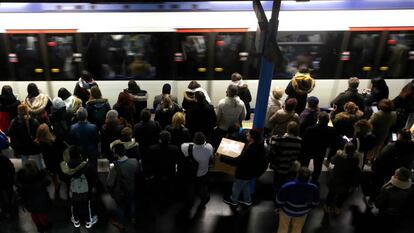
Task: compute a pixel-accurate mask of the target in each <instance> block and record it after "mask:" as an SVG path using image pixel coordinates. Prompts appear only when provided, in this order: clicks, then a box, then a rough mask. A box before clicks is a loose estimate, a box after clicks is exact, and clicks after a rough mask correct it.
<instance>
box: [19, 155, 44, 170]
mask: <svg viewBox="0 0 414 233" xmlns="http://www.w3.org/2000/svg"><path fill="white" fill-rule="evenodd" d="M21 157H22V167H24V165H26V164H27V162H28V161H29V159H30V160H33V161H35V163H36V166H37V168H39V170H42V169H44V168H45V166H44V165H43V157H42V154H34V155H21Z"/></svg>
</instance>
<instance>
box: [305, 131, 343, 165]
mask: <svg viewBox="0 0 414 233" xmlns="http://www.w3.org/2000/svg"><path fill="white" fill-rule="evenodd" d="M339 146H340V141H339V135H338V133H337V131H336V129H335V128H333V127H330V126H324V125H321V124H316V125H313V126H311V127H308V128H307V129H306V130H305V132H304V134H303V151H304V153H305V155H306V156H307V157H310V158H314V157H316V156H318V157H324V156H325V154H326V150H327V149H328V147H329V148H330V150H329V152H330V155H332V156H333V155H335V153H336V150H337V149H338V148H339ZM332 156H328V158H331V157H332Z"/></svg>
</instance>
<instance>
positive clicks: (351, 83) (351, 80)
mask: <svg viewBox="0 0 414 233" xmlns="http://www.w3.org/2000/svg"><path fill="white" fill-rule="evenodd" d="M358 86H359V79H358V78H357V77H352V78H349V79H348V87H350V88H358Z"/></svg>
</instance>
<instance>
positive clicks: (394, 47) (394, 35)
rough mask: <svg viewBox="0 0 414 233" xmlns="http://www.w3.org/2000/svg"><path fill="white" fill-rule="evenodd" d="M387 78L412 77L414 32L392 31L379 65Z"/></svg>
mask: <svg viewBox="0 0 414 233" xmlns="http://www.w3.org/2000/svg"><path fill="white" fill-rule="evenodd" d="M379 69H380V71H381V72H385V77H387V78H412V76H413V75H414V32H413V31H405V32H390V33H389V35H388V38H387V42H386V49H385V53H384V56H383V57H382V60H381V66H380V67H379Z"/></svg>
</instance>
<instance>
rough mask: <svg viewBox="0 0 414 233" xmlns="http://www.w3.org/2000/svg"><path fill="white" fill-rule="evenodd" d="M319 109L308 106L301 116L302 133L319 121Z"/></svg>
mask: <svg viewBox="0 0 414 233" xmlns="http://www.w3.org/2000/svg"><path fill="white" fill-rule="evenodd" d="M318 114H319V109H309V108H306V109H305V110H304V111H303V112H302V113H301V114H300V116H299V124H300V129H299V132H300V135H303V134H304V133H305V130H306V129H307V128H308V127H310V126H313V125H315V124H316V122H317V121H318Z"/></svg>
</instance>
